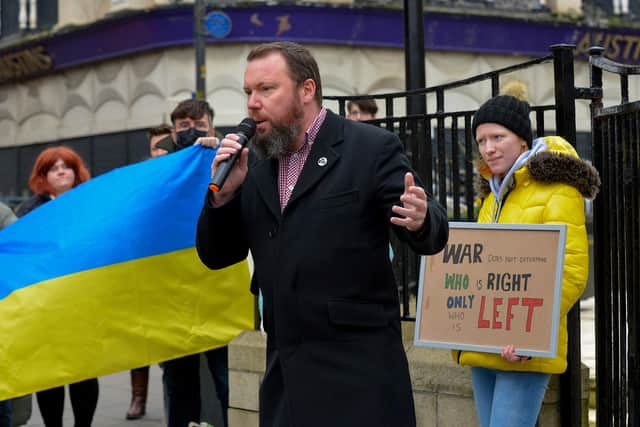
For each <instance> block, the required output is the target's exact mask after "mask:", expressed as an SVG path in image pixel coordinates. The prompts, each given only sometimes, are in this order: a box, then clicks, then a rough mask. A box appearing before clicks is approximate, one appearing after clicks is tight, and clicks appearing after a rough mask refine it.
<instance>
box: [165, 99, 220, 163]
mask: <svg viewBox="0 0 640 427" xmlns="http://www.w3.org/2000/svg"><path fill="white" fill-rule="evenodd" d="M213 116H214V114H213V109H212V108H211V107H210V106H209V103H207V102H206V101H197V100H195V99H186V100H184V101H182V102H180V103H179V104H178V105H177V106H176V108H174V110H173V112H172V113H171V123H172V124H173V132H172V134H171V138H163V139H161V140H160V141H158V142H157V143H156V145H155V148H156V150H161V153H162V154H168V153H174V152H176V151H178V150H181V149H183V148H186V147H190V146H192V145H193V144H200V143H202V144H203V145H205V146H208V147H215V146H217V144H218V138H216V136H215V127H214V126H213Z"/></svg>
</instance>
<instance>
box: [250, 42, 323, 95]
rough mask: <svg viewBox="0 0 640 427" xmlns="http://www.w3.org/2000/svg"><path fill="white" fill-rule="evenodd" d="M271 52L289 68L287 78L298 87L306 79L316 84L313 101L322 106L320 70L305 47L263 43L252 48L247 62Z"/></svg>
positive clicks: (286, 43)
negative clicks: (278, 55) (280, 56)
mask: <svg viewBox="0 0 640 427" xmlns="http://www.w3.org/2000/svg"><path fill="white" fill-rule="evenodd" d="M273 52H278V53H280V54H281V55H282V57H283V58H284V61H285V62H286V63H287V67H288V68H289V77H291V80H293V81H294V82H295V83H296V84H297V85H298V86H299V85H301V84H302V83H303V82H304V81H305V80H307V79H311V80H313V81H314V82H315V83H316V95H315V98H314V99H315V100H316V102H317V103H318V105H322V82H321V80H320V70H319V69H318V63H317V62H316V60H315V58H314V57H313V55H311V52H309V50H308V49H307V48H306V47H304V46H302V45H300V44H298V43H293V42H273V43H265V44H261V45H258V46H256V47H254V48H253V49H252V50H251V52H249V55H247V62H251V61H253V60H254V59H259V58H264V57H265V56H267V55H269V54H271V53H273Z"/></svg>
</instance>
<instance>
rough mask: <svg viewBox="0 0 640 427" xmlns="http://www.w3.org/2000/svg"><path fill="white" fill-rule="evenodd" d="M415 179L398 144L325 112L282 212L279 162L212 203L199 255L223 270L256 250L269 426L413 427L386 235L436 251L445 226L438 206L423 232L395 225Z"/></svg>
mask: <svg viewBox="0 0 640 427" xmlns="http://www.w3.org/2000/svg"><path fill="white" fill-rule="evenodd" d="M410 170H411V168H410V166H409V163H408V161H407V158H406V156H405V155H404V151H403V148H402V146H401V143H400V141H399V140H398V138H397V137H396V136H395V135H393V134H392V133H390V132H387V131H385V130H382V129H379V128H377V127H375V126H372V125H368V124H363V123H358V122H353V121H349V120H345V119H344V118H342V117H339V116H337V115H335V114H333V113H331V112H328V113H327V117H326V120H325V122H324V124H323V125H322V127H321V129H320V132H319V134H318V136H317V137H316V140H315V142H314V144H313V146H312V149H311V152H310V153H309V157H308V158H307V161H306V163H305V166H304V168H303V170H302V174H301V175H300V178H299V179H298V182H297V184H296V186H295V188H294V190H293V193H292V195H291V198H290V200H289V203H288V204H287V206H286V208H285V209H284V211H282V212H281V209H280V202H279V196H278V163H277V161H275V160H258V161H255V162H252V164H251V165H250V167H249V173H248V176H247V179H246V180H245V182H244V184H243V186H242V188H241V190H240V194H239V196H238V197H236V198H235V199H233V200H232V201H231V202H229V203H228V204H227V205H225V206H223V207H221V208H218V209H213V208H211V207H210V206H209V205H208V204H206V203H205V207H204V208H203V211H202V214H201V217H200V219H199V222H198V232H197V249H198V253H199V254H200V258H201V259H202V261H203V262H204V263H205V264H206V265H207V266H209V267H210V268H222V267H225V266H228V265H231V264H233V263H235V262H238V261H240V260H242V259H244V258H245V257H246V256H247V250H251V255H252V257H253V260H254V263H255V264H254V265H255V269H254V275H253V280H252V286H251V287H252V291H253V292H254V293H257V291H258V288H259V289H261V290H262V292H263V296H264V314H263V316H264V326H265V330H266V332H267V334H268V335H267V336H268V338H267V370H266V373H265V378H264V381H263V383H262V386H261V390H260V412H261V414H260V419H261V426H262V427H280V426H286V427H291V426H295V427H338V426H345V427H347V426H348V427H353V426H363V427H377V426H379V427H383V426H384V427H409V426H414V425H415V413H414V406H413V399H412V391H411V382H410V378H409V371H408V365H407V359H406V355H405V352H404V348H403V345H402V339H401V333H400V320H399V319H400V316H399V302H398V291H397V286H396V282H395V280H394V275H393V272H392V270H391V264H390V261H389V230H390V228H394V229H395V231H396V233H398V235H399V236H400V237H401V238H402V239H404V240H405V241H407V242H408V243H409V244H410V245H411V247H412V248H413V249H414V250H415V251H416V252H418V253H421V254H432V253H436V252H438V251H440V250H441V249H442V248H443V247H444V245H445V243H446V241H447V237H448V223H447V217H446V212H445V210H444V209H443V208H442V207H441V206H440V205H439V204H438V203H437V202H435V201H434V200H431V199H430V201H429V209H428V214H427V221H426V228H425V229H424V230H422V231H421V232H418V233H409V232H408V231H407V230H406V229H404V228H398V227H395V226H393V227H390V222H389V218H390V216H391V215H392V211H391V206H392V205H393V204H398V203H399V198H400V195H401V194H402V193H403V190H404V174H405V173H406V172H407V171H410Z"/></svg>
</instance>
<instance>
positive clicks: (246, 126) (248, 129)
mask: <svg viewBox="0 0 640 427" xmlns="http://www.w3.org/2000/svg"><path fill="white" fill-rule="evenodd" d="M238 132H242V133H244V134H245V136H246V137H247V139H251V138H252V137H253V134H254V133H256V122H254V121H253V119H250V118H249V117H246V118H244V119H243V120H242V121H241V122H240V124H239V125H238Z"/></svg>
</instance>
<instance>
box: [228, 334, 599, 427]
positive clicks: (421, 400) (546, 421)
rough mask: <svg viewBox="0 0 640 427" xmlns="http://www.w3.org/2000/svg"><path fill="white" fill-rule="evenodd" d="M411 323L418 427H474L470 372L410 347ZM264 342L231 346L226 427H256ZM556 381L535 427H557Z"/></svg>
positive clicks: (438, 354)
mask: <svg viewBox="0 0 640 427" xmlns="http://www.w3.org/2000/svg"><path fill="white" fill-rule="evenodd" d="M413 327H414V323H406V324H403V336H404V337H405V349H406V350H407V358H408V360H409V368H410V371H411V381H412V383H413V390H414V395H413V396H414V400H415V405H416V418H417V425H418V426H433V427H458V426H459V427H476V426H478V421H477V418H476V414H475V408H474V403H473V392H472V387H471V374H470V371H469V368H466V367H460V366H458V365H457V364H455V363H454V362H453V360H452V358H451V353H450V351H448V350H439V349H431V348H425V347H414V346H413V343H412V340H413ZM265 348H266V338H265V337H264V336H263V335H262V334H261V333H260V332H259V331H246V332H244V333H243V334H241V335H240V336H239V337H237V338H236V339H235V340H233V341H232V342H231V344H230V345H229V388H230V400H229V426H230V427H258V410H259V406H258V389H259V386H260V382H261V381H262V376H263V375H264V367H265ZM583 378H584V379H583V385H584V387H583V394H582V401H583V409H584V410H583V425H585V426H586V425H587V418H588V417H587V400H588V392H589V388H588V387H589V381H588V368H587V367H586V366H584V365H583ZM561 425H562V424H561V421H560V384H559V377H558V376H554V377H553V378H552V379H551V383H550V385H549V389H548V390H547V394H546V396H545V399H544V403H543V407H542V412H541V414H540V420H539V427H560V426H561Z"/></svg>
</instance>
